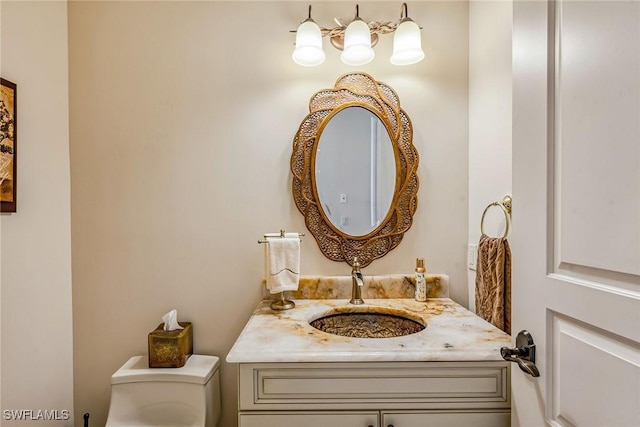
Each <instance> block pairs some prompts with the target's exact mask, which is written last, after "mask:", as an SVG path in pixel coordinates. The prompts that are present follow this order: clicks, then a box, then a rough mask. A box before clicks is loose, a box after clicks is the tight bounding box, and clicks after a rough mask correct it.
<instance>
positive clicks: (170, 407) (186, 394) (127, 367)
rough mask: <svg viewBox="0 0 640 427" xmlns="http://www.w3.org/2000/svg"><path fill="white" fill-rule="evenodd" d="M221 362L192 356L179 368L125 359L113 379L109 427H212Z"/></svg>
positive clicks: (216, 411)
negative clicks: (151, 365) (161, 366)
mask: <svg viewBox="0 0 640 427" xmlns="http://www.w3.org/2000/svg"><path fill="white" fill-rule="evenodd" d="M219 364H220V362H219V359H218V358H217V357H215V356H202V355H192V356H190V357H189V359H188V360H187V363H186V364H185V366H183V367H181V368H148V361H147V358H146V357H144V356H135V357H132V358H131V359H129V361H127V363H125V364H124V365H123V366H122V368H120V369H119V370H118V371H116V373H114V374H113V375H112V377H111V404H110V406H109V416H108V418H107V423H106V426H107V427H120V426H129V427H130V426H155V427H162V426H167V427H169V426H172V427H187V426H188V427H195V426H198V427H215V426H216V425H217V424H218V421H219V419H220V410H221V409H220V375H219V370H218V367H219Z"/></svg>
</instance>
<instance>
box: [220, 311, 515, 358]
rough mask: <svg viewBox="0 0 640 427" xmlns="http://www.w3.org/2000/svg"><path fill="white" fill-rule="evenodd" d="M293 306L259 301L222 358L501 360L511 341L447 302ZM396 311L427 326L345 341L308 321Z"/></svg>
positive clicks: (345, 338)
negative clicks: (339, 313) (369, 310)
mask: <svg viewBox="0 0 640 427" xmlns="http://www.w3.org/2000/svg"><path fill="white" fill-rule="evenodd" d="M295 303H296V307H295V308H294V309H291V310H286V311H280V312H277V311H274V310H272V309H271V308H270V307H269V304H270V301H263V302H261V303H260V304H259V305H258V307H257V308H256V310H255V311H254V313H253V315H252V316H251V318H250V319H249V321H248V322H247V324H246V326H245V328H244V330H243V331H242V333H241V334H240V336H239V337H238V339H237V340H236V342H235V344H234V346H233V348H232V349H231V351H230V352H229V354H228V355H227V358H226V360H227V362H230V363H263V362H264V363H268V362H387V361H405V362H406V361H414V362H418V361H421V362H422V361H486V360H496V361H497V360H502V358H501V357H500V348H501V347H503V346H510V345H511V337H510V336H509V335H507V334H505V333H504V332H502V331H501V330H499V329H497V328H496V327H494V326H493V325H491V324H490V323H488V322H486V321H484V320H483V319H481V318H480V317H478V316H476V315H475V314H474V313H472V312H470V311H469V310H467V309H465V308H464V307H462V306H461V305H460V304H458V303H456V302H454V301H453V300H451V299H450V298H430V299H428V300H427V301H426V302H418V301H415V300H414V299H411V298H391V299H365V303H366V304H365V305H364V306H363V305H360V306H354V305H350V304H349V300H348V299H300V300H295ZM363 307H377V309H378V310H380V311H384V310H385V308H386V309H401V310H406V311H408V312H410V313H411V314H412V316H413V317H416V316H417V317H419V318H420V319H422V321H423V323H425V324H426V325H427V327H426V328H425V329H424V330H423V331H421V332H418V333H415V334H412V335H407V336H403V337H394V338H350V337H342V336H336V335H332V334H328V333H325V332H322V331H319V330H317V329H315V328H313V327H312V326H311V325H309V322H310V321H312V320H315V319H317V318H319V317H322V316H323V315H325V314H326V313H327V312H329V311H332V310H335V309H336V308H339V309H340V310H343V311H344V310H347V311H349V310H350V309H353V310H362V309H363Z"/></svg>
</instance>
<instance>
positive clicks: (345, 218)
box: [340, 215, 349, 225]
mask: <svg viewBox="0 0 640 427" xmlns="http://www.w3.org/2000/svg"><path fill="white" fill-rule="evenodd" d="M340 225H349V217H348V216H346V215H342V216H341V217H340Z"/></svg>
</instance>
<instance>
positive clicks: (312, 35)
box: [291, 19, 325, 67]
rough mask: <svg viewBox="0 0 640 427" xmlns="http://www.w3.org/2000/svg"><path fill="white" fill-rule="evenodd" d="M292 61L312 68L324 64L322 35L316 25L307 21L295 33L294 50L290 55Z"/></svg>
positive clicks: (309, 20)
mask: <svg viewBox="0 0 640 427" xmlns="http://www.w3.org/2000/svg"><path fill="white" fill-rule="evenodd" d="M291 58H292V59H293V61H294V62H295V63H296V64H298V65H302V66H304V67H314V66H316V65H320V64H322V63H323V62H324V59H325V54H324V51H323V50H322V33H321V32H320V27H318V24H316V23H315V22H313V20H311V19H307V20H306V21H304V22H303V23H302V24H300V26H299V27H298V30H297V31H296V48H295V50H294V51H293V55H291Z"/></svg>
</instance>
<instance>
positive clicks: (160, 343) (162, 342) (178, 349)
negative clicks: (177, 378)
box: [149, 322, 193, 368]
mask: <svg viewBox="0 0 640 427" xmlns="http://www.w3.org/2000/svg"><path fill="white" fill-rule="evenodd" d="M178 324H179V325H180V326H182V327H183V328H184V329H178V330H176V331H165V330H164V323H161V324H160V325H159V326H158V327H157V328H156V330H155V331H151V332H150V333H149V367H150V368H181V367H183V366H184V364H185V363H187V358H188V357H189V355H191V354H193V327H192V326H191V322H178Z"/></svg>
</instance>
